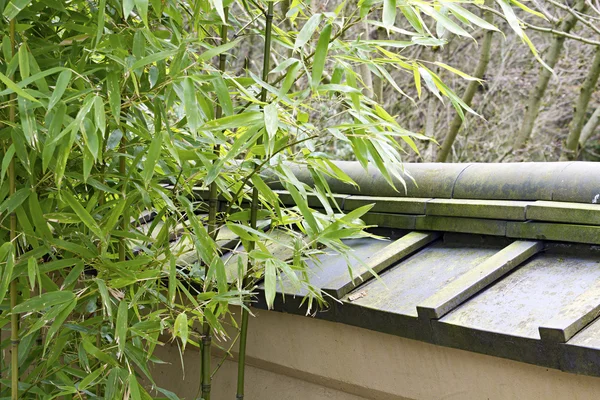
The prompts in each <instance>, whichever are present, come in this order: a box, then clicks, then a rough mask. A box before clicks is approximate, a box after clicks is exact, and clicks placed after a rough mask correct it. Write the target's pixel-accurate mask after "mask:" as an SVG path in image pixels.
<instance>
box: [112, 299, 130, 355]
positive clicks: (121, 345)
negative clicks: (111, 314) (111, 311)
mask: <svg viewBox="0 0 600 400" xmlns="http://www.w3.org/2000/svg"><path fill="white" fill-rule="evenodd" d="M127 316H128V309H127V302H126V301H125V300H121V302H120V303H119V309H118V310H117V322H116V323H115V339H116V341H117V345H118V349H119V358H120V357H122V356H123V353H124V351H125V344H126V343H127Z"/></svg>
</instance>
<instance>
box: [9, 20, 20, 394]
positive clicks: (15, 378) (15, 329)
mask: <svg viewBox="0 0 600 400" xmlns="http://www.w3.org/2000/svg"><path fill="white" fill-rule="evenodd" d="M15 27H16V21H15V19H14V18H13V19H12V20H11V21H10V28H9V29H10V33H9V35H10V46H11V51H12V56H13V57H15V56H16V55H17V49H16V42H15ZM10 78H11V80H14V75H13V76H11V77H10ZM15 101H16V95H15V94H14V93H13V94H11V95H10V101H9V105H8V107H9V108H8V119H9V121H10V122H11V125H12V126H14V124H15V122H16V114H15ZM8 181H9V189H8V195H9V197H10V196H12V195H13V194H15V192H16V184H17V182H16V181H17V178H16V175H15V158H14V157H13V158H12V160H11V161H10V164H9V166H8ZM16 238H17V215H16V214H15V213H14V212H12V213H11V214H10V241H11V243H12V244H13V254H12V255H11V256H10V257H14V256H15V254H16V252H17V243H16ZM17 290H18V288H17V280H16V279H14V280H12V281H11V282H10V309H11V315H10V346H11V349H10V359H11V363H10V365H11V366H10V369H11V399H12V400H17V399H18V398H19V314H16V313H13V312H12V309H13V308H15V307H16V306H17V303H18V292H17Z"/></svg>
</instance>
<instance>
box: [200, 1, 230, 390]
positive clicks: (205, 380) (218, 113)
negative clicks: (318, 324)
mask: <svg viewBox="0 0 600 400" xmlns="http://www.w3.org/2000/svg"><path fill="white" fill-rule="evenodd" d="M223 12H224V14H225V21H224V22H223V25H221V33H220V35H221V45H223V44H226V43H227V34H228V28H229V27H228V25H227V24H228V19H229V8H228V7H225V8H224V10H223ZM226 62H227V55H226V54H225V53H221V54H220V55H219V71H221V73H223V72H225V68H226ZM222 116H223V107H222V106H221V105H220V104H219V103H218V102H217V105H216V107H215V119H219V118H221V117H222ZM213 151H214V153H215V155H216V156H217V158H218V157H219V153H220V151H221V149H220V146H219V145H215V146H214V148H213ZM215 162H216V161H215ZM218 207H219V195H218V186H217V182H216V180H215V181H213V182H212V183H211V184H210V188H209V195H208V233H209V235H210V237H211V238H212V240H214V241H216V240H217V235H218V226H217V211H218ZM208 268H209V265H208V264H205V265H204V276H205V277H206V276H207V275H208ZM211 341H212V332H211V328H210V324H209V323H208V321H206V319H205V320H204V322H203V324H202V347H201V351H202V368H201V371H202V372H201V373H202V375H201V377H200V382H201V387H202V398H203V399H204V400H210V394H211V381H212V371H211V366H210V364H211V360H210V356H211Z"/></svg>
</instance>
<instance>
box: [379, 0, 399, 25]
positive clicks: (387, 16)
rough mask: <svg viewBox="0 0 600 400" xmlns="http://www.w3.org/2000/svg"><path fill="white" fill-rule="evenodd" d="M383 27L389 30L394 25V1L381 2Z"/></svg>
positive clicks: (385, 0)
mask: <svg viewBox="0 0 600 400" xmlns="http://www.w3.org/2000/svg"><path fill="white" fill-rule="evenodd" d="M382 17H383V20H382V22H383V26H384V27H385V28H386V29H389V28H391V27H393V26H394V24H395V23H396V0H383V13H382Z"/></svg>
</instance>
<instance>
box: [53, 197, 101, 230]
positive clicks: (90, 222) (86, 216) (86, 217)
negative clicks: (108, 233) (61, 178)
mask: <svg viewBox="0 0 600 400" xmlns="http://www.w3.org/2000/svg"><path fill="white" fill-rule="evenodd" d="M62 197H63V199H64V200H65V202H66V203H67V204H68V205H69V207H71V209H73V211H74V212H75V214H77V216H78V217H79V218H80V219H81V222H83V223H84V224H85V226H87V227H88V229H89V230H90V231H92V232H93V233H94V234H95V235H96V236H98V238H100V239H102V241H105V237H104V232H102V229H100V226H99V225H98V223H97V222H96V220H95V219H94V218H93V217H92V216H91V215H90V213H88V212H87V210H86V209H85V208H84V207H83V206H82V205H81V203H79V201H77V199H75V197H73V196H72V195H71V194H70V193H68V192H65V191H63V192H62Z"/></svg>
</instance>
